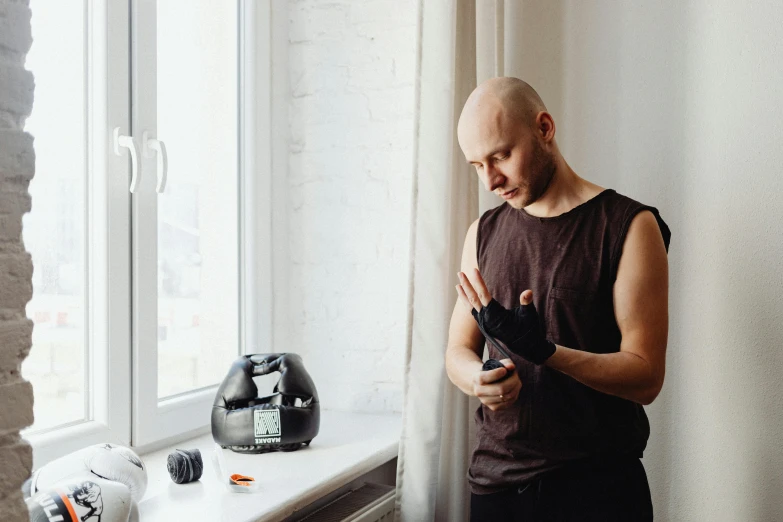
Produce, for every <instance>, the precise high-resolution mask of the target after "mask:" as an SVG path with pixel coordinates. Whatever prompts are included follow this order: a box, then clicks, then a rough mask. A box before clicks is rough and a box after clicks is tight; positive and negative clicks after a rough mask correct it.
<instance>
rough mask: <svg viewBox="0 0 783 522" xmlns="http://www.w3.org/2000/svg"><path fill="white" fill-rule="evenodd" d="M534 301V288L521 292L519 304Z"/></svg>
mask: <svg viewBox="0 0 783 522" xmlns="http://www.w3.org/2000/svg"><path fill="white" fill-rule="evenodd" d="M532 302H533V291H532V290H525V291H524V292H522V293H521V294H519V304H522V305H529V304H530V303H532Z"/></svg>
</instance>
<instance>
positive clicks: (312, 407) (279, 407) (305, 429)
mask: <svg viewBox="0 0 783 522" xmlns="http://www.w3.org/2000/svg"><path fill="white" fill-rule="evenodd" d="M272 372H280V373H281V376H280V380H279V381H278V382H277V384H276V385H275V387H274V390H272V391H273V393H272V394H271V395H266V396H262V397H259V395H258V387H257V386H256V383H255V382H253V376H255V375H266V374H268V373H272ZM297 399H299V401H297ZM299 402H301V403H299ZM320 421H321V409H320V405H319V403H318V392H317V391H316V390H315V384H313V381H312V379H311V378H310V375H309V374H308V373H307V371H306V370H305V369H304V366H303V365H302V358H301V357H300V356H299V355H297V354H295V353H269V354H256V355H243V356H242V357H240V358H239V359H237V360H236V361H234V364H232V365H231V369H230V370H229V371H228V375H226V378H225V379H223V383H222V384H221V385H220V388H218V391H217V396H215V402H214V404H213V406H212V438H214V439H215V442H217V443H218V444H219V445H221V446H222V447H224V448H229V449H231V450H233V451H236V452H238V453H264V452H267V451H274V450H283V451H292V450H296V449H299V448H300V447H302V445H308V444H310V441H311V440H313V438H314V437H315V436H316V435H318V427H319V425H320Z"/></svg>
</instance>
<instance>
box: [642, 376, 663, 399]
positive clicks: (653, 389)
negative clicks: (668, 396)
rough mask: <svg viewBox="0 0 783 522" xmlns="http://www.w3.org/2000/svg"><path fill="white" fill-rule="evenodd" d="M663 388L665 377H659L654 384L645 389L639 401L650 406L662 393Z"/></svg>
mask: <svg viewBox="0 0 783 522" xmlns="http://www.w3.org/2000/svg"><path fill="white" fill-rule="evenodd" d="M661 389H663V377H661V378H660V379H657V380H656V382H655V383H654V384H653V385H652V386H650V387H648V388H647V389H646V390H645V391H644V393H643V394H642V396H641V397H640V400H639V403H640V404H641V405H642V406H649V405H650V404H652V403H653V401H654V400H655V399H656V398H657V397H658V395H659V394H660V393H661Z"/></svg>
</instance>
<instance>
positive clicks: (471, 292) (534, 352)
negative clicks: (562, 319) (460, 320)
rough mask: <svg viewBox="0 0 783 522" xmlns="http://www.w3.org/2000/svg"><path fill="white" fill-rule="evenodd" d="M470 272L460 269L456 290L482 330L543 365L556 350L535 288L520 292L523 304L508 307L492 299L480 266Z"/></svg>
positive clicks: (514, 350)
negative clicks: (541, 315) (535, 301)
mask: <svg viewBox="0 0 783 522" xmlns="http://www.w3.org/2000/svg"><path fill="white" fill-rule="evenodd" d="M471 275H472V277H469V276H468V275H466V274H464V273H462V272H459V274H458V276H459V278H460V284H459V285H457V291H458V292H459V295H460V300H461V301H462V302H463V303H465V304H466V305H467V306H469V307H470V309H471V313H472V314H473V317H474V318H475V319H476V321H477V322H478V323H479V325H480V326H481V327H482V329H483V330H485V331H486V332H487V333H489V334H490V335H492V336H494V337H495V338H496V339H498V340H500V341H502V342H503V344H505V345H506V346H508V348H509V349H510V350H511V351H512V352H514V353H516V354H517V355H519V356H521V357H524V358H525V359H527V360H528V361H530V362H532V363H535V364H542V363H543V362H544V361H546V360H547V359H548V358H549V357H550V356H551V355H552V354H553V353H555V349H556V348H555V344H554V343H552V342H551V341H549V340H548V339H546V338H545V337H544V334H543V331H542V330H541V321H540V320H539V317H538V312H537V311H536V307H535V305H534V304H533V292H532V290H529V289H528V290H525V291H524V292H522V293H521V294H520V295H519V303H520V305H521V306H518V307H516V308H514V309H513V310H507V309H506V308H504V307H503V305H501V304H500V303H498V302H497V301H496V300H494V299H493V298H492V296H491V295H490V293H489V291H488V290H487V285H486V284H485V283H484V279H483V278H482V277H481V273H479V271H478V269H476V268H474V269H473V274H471Z"/></svg>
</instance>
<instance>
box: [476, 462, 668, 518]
mask: <svg viewBox="0 0 783 522" xmlns="http://www.w3.org/2000/svg"><path fill="white" fill-rule="evenodd" d="M652 519H653V509H652V499H651V498H650V486H649V484H648V483H647V474H646V473H645V471H644V466H642V462H641V461H640V460H639V459H638V458H635V457H630V458H625V459H620V460H617V461H611V462H607V461H585V462H582V463H578V464H573V465H570V466H568V467H566V468H563V469H559V470H556V471H553V472H550V473H548V474H546V475H544V476H542V477H541V478H539V479H537V480H534V481H533V482H530V483H528V484H524V485H521V486H520V487H519V488H514V489H511V490H507V491H502V492H500V493H492V494H489V495H476V494H473V495H471V498H470V521H471V522H489V521H492V522H506V521H508V522H516V521H525V522H528V521H531V522H561V521H563V522H564V521H568V522H574V521H579V522H587V521H590V522H593V521H595V522H648V521H652Z"/></svg>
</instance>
